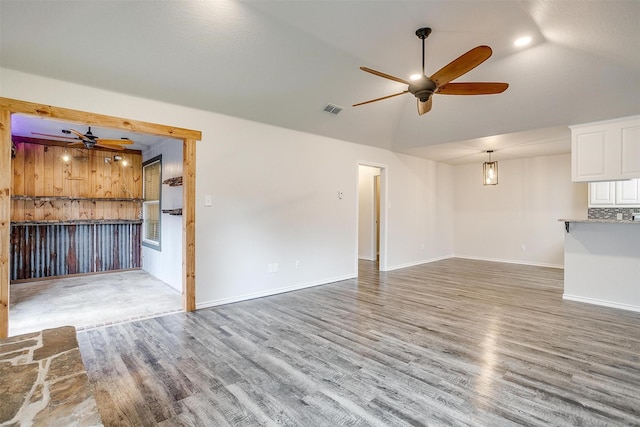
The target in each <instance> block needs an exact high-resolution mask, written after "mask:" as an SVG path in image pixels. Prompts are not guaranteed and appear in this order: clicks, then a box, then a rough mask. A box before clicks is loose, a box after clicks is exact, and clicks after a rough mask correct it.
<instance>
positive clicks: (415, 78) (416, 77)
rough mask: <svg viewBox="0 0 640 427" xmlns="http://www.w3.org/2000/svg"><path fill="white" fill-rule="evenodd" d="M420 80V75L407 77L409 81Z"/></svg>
mask: <svg viewBox="0 0 640 427" xmlns="http://www.w3.org/2000/svg"><path fill="white" fill-rule="evenodd" d="M421 78H422V74H411V76H409V80H414V81H415V80H420V79H421Z"/></svg>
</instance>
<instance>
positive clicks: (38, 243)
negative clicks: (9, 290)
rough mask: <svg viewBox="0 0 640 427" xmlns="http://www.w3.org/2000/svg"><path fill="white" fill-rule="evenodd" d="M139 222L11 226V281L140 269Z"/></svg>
mask: <svg viewBox="0 0 640 427" xmlns="http://www.w3.org/2000/svg"><path fill="white" fill-rule="evenodd" d="M140 232H141V221H139V220H133V221H113V222H109V221H106V222H87V223H81V222H74V223H56V224H46V223H30V224H25V223H22V224H11V251H10V253H11V264H10V265H11V280H12V281H13V280H28V279H37V278H43V277H53V276H64V275H67V274H80V273H97V272H104V271H111V270H124V269H132V268H140V267H141V257H140Z"/></svg>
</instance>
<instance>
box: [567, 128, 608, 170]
mask: <svg viewBox="0 0 640 427" xmlns="http://www.w3.org/2000/svg"><path fill="white" fill-rule="evenodd" d="M607 145H608V144H607V131H606V129H601V130H595V129H585V130H583V131H582V132H576V134H575V135H573V140H572V141H571V153H572V157H573V159H572V160H573V163H574V164H573V168H572V169H573V170H572V172H573V181H600V180H605V179H608V177H607V172H608V169H609V168H608V167H607V154H608V149H607Z"/></svg>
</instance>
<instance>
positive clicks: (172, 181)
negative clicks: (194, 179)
mask: <svg viewBox="0 0 640 427" xmlns="http://www.w3.org/2000/svg"><path fill="white" fill-rule="evenodd" d="M162 183H163V184H166V185H168V186H169V187H178V186H180V185H182V177H181V176H176V177H175V178H167V179H165V180H164V181H162Z"/></svg>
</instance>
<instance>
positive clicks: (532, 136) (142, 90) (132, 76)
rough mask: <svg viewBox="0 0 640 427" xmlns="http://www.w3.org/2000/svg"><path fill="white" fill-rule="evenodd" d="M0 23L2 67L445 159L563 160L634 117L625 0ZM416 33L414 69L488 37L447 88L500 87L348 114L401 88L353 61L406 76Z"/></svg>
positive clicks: (9, 4) (17, 9) (97, 9)
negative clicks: (576, 139)
mask: <svg viewBox="0 0 640 427" xmlns="http://www.w3.org/2000/svg"><path fill="white" fill-rule="evenodd" d="M0 16H1V18H0V48H1V49H0V51H1V53H0V61H1V64H2V66H3V67H6V68H11V69H16V70H20V71H25V72H29V73H34V74H39V75H43V76H47V77H52V78H56V79H61V80H67V81H72V82H76V83H80V84H84V85H89V86H94V87H99V88H104V89H108V90H113V91H117V92H123V93H128V94H132V95H136V96H140V97H145V98H151V99H157V100H161V101H165V102H170V103H174V104H179V105H186V106H191V107H195V108H200V109H204V110H208V111H214V112H218V113H222V114H228V115H232V116H237V117H242V118H246V119H250V120H255V121H258V122H263V123H269V124H273V125H276V126H282V127H286V128H291V129H296V130H301V131H305V132H310V133H316V134H320V135H325V136H329V137H334V138H339V139H342V140H347V141H352V142H357V143H362V144H367V145H372V146H376V147H383V148H388V149H391V150H394V151H397V152H403V153H408V154H413V155H417V156H421V157H426V158H430V159H435V160H440V161H446V162H449V163H452V164H456V163H461V162H465V161H475V157H474V156H477V155H478V153H481V152H482V151H483V150H486V149H495V150H496V153H495V154H494V158H496V159H498V160H499V159H502V158H513V157H528V156H532V155H540V154H555V153H559V152H568V151H569V144H568V137H567V136H568V131H567V128H566V126H567V125H571V124H577V123H584V122H589V121H594V120H601V119H609V118H614V117H620V116H626V115H632V114H639V113H640V30H639V29H638V28H639V26H638V22H640V1H636V0H631V1H624V0H617V1H597V0H594V1H571V0H553V1H551V0H547V1H544V0H540V1H503V0H501V1H314V0H308V1H299V0H297V1H262V0H261V1H242V2H239V1H223V0H220V1H188V2H182V1H172V2H169V1H164V2H156V1H154V2H152V1H100V2H98V1H85V2H77V1H64V0H60V1H7V0H0ZM421 26H429V27H431V28H432V29H433V33H432V34H431V36H430V37H429V38H428V39H427V52H426V63H427V64H426V73H427V74H428V75H430V74H432V73H433V72H435V71H436V70H437V69H439V68H441V67H442V66H444V65H445V64H447V63H448V62H450V61H451V60H453V59H454V58H456V57H458V56H459V55H461V54H462V53H464V52H466V51H468V50H469V49H471V48H473V47H475V46H477V45H480V44H487V45H489V46H491V47H492V48H493V52H494V53H493V56H492V57H491V58H489V59H488V60H487V61H486V62H485V63H483V64H482V65H480V66H479V67H478V68H476V69H474V70H472V71H471V72H469V73H468V74H466V75H464V76H462V77H461V78H460V79H458V80H457V81H504V82H508V83H509V84H510V87H509V89H508V90H507V91H506V92H505V93H503V94H500V95H488V96H445V95H436V96H435V98H434V102H433V110H432V111H431V112H429V113H428V114H426V115H424V116H418V114H417V112H416V102H415V98H413V96H411V95H410V94H406V95H402V96H399V97H395V98H392V99H389V100H385V101H380V102H377V103H373V104H368V105H364V106H361V107H356V108H353V107H351V104H354V103H356V102H361V101H365V100H367V99H371V98H376V97H380V96H384V95H388V94H392V93H396V92H400V91H402V90H404V88H405V87H404V85H402V84H400V83H396V82H393V81H389V80H385V79H382V78H379V77H376V76H373V75H371V74H367V73H364V72H362V71H360V70H359V69H358V67H360V66H367V67H370V68H374V69H376V70H380V71H383V72H385V73H388V74H392V75H395V76H398V77H401V78H405V79H406V78H408V76H409V75H410V74H413V73H415V72H418V71H419V70H420V65H421V64H420V63H421V44H420V40H419V39H418V38H417V37H416V36H415V35H414V32H415V30H416V29H417V28H419V27H421ZM525 34H527V35H530V36H532V37H533V43H532V44H531V45H530V46H529V47H527V48H524V49H518V48H515V47H514V46H513V40H514V39H515V38H516V37H519V36H521V35H525ZM33 101H37V100H33ZM327 103H334V104H337V105H340V106H343V107H346V108H345V109H344V111H342V112H341V113H340V114H339V115H338V116H334V115H331V114H328V113H325V112H324V111H323V108H324V106H325V105H326V104H327Z"/></svg>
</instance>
